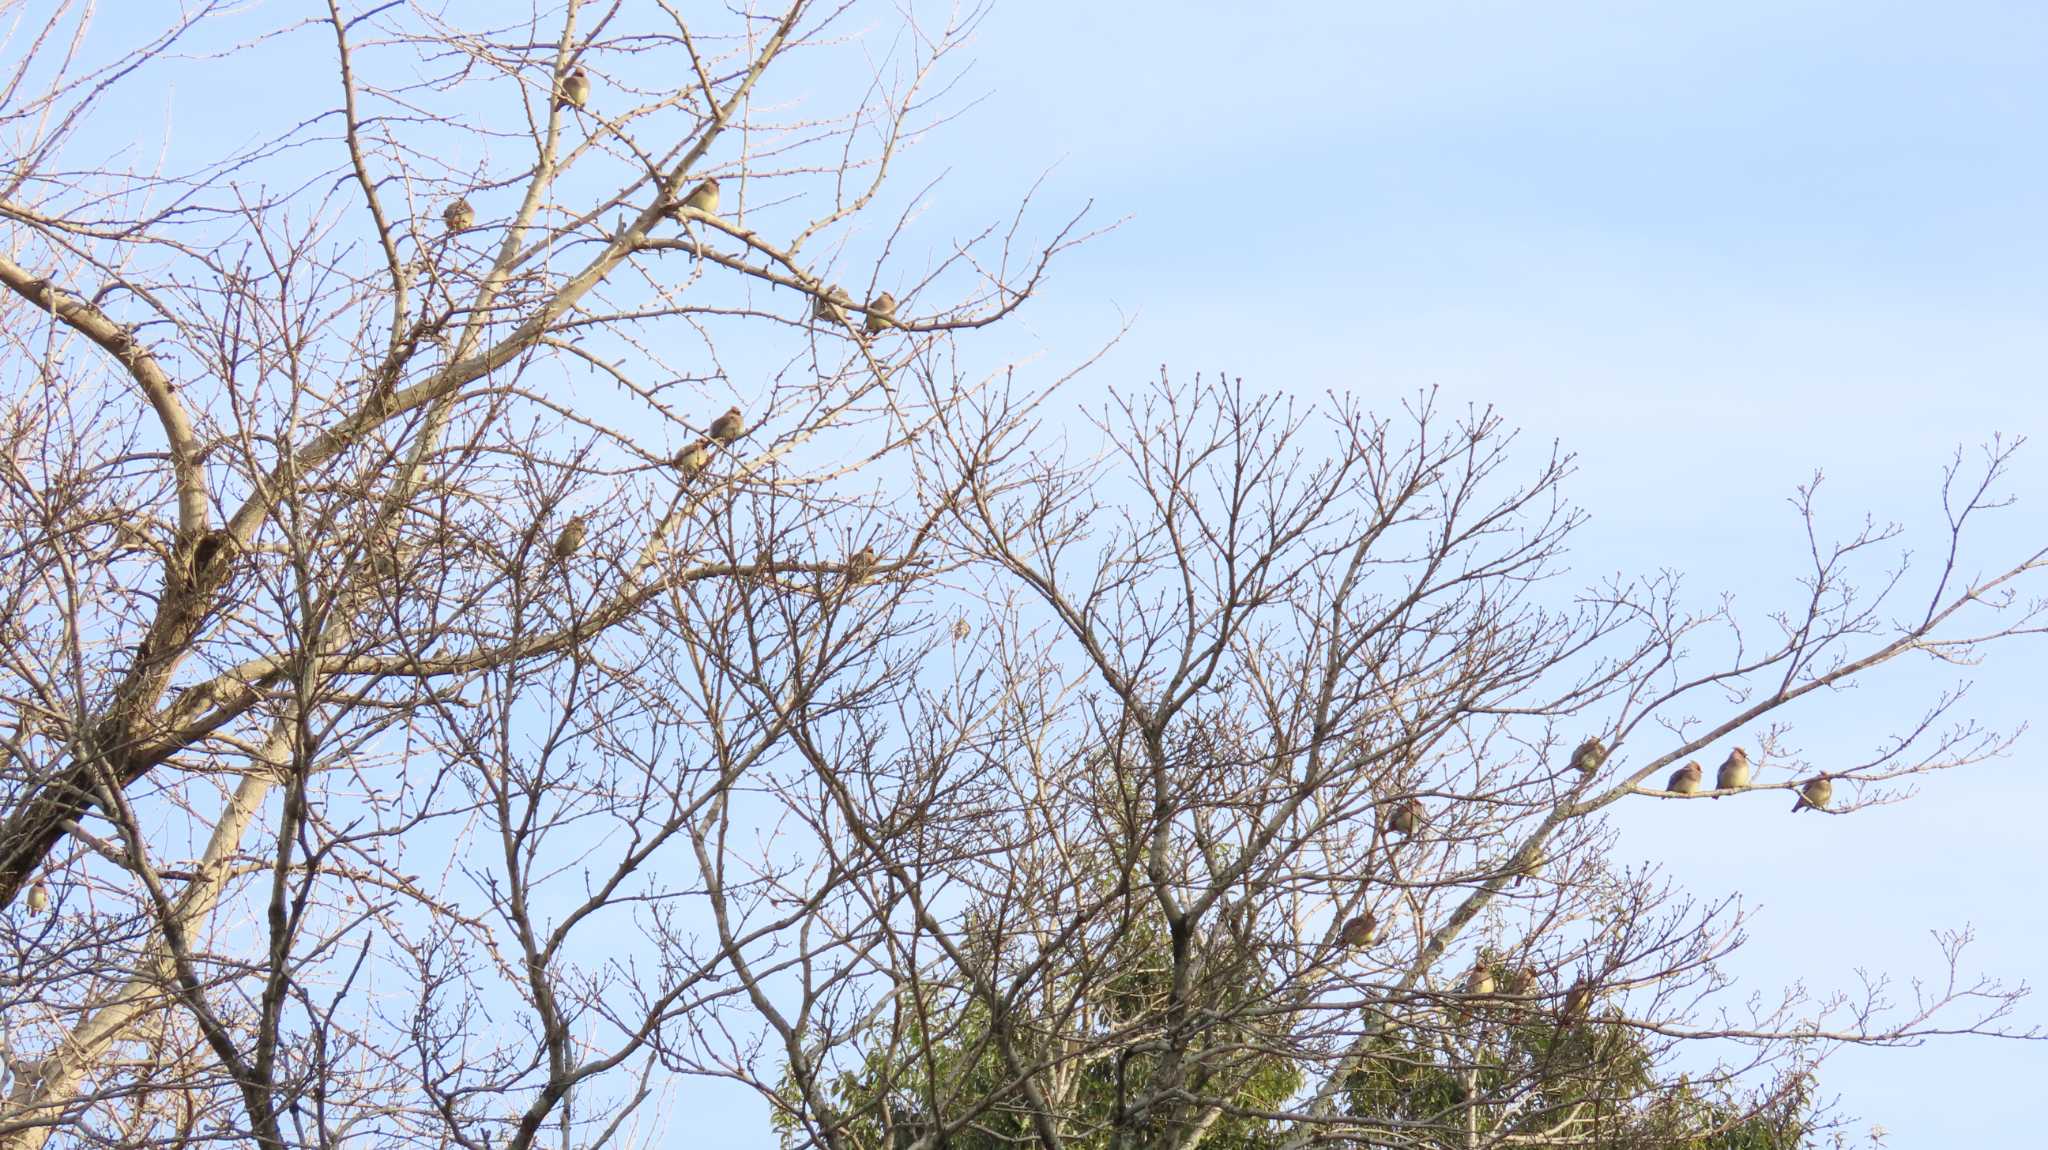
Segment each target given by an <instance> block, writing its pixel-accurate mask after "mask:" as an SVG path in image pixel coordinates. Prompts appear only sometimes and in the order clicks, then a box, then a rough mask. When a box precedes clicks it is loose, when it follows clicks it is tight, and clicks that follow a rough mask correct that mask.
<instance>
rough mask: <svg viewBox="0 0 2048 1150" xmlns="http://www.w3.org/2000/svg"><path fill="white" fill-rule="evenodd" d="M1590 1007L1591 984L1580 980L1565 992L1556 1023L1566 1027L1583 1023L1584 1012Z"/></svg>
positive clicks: (1591, 996)
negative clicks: (1558, 1022) (1562, 1005)
mask: <svg viewBox="0 0 2048 1150" xmlns="http://www.w3.org/2000/svg"><path fill="white" fill-rule="evenodd" d="M1592 1007H1593V984H1592V983H1590V982H1588V981H1586V980H1585V979H1583V978H1582V979H1580V980H1578V981H1577V982H1574V983H1572V988H1571V989H1570V990H1567V991H1565V994H1564V1009H1563V1010H1561V1011H1560V1012H1559V1017H1558V1021H1560V1022H1562V1023H1564V1024H1565V1025H1567V1026H1570V1025H1572V1024H1573V1023H1576V1022H1580V1021H1583V1020H1584V1019H1585V1017H1586V1012H1587V1011H1588V1010H1591V1009H1592Z"/></svg>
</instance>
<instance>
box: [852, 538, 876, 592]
mask: <svg viewBox="0 0 2048 1150" xmlns="http://www.w3.org/2000/svg"><path fill="white" fill-rule="evenodd" d="M874 573H875V549H874V548H872V547H863V548H861V549H860V550H858V551H856V552H854V553H853V554H852V555H851V556H849V557H848V558H847V560H846V585H847V586H848V587H858V586H860V585H861V584H862V583H864V582H866V581H867V578H868V576H870V575H873V574H874Z"/></svg>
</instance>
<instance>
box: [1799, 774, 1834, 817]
mask: <svg viewBox="0 0 2048 1150" xmlns="http://www.w3.org/2000/svg"><path fill="white" fill-rule="evenodd" d="M1834 797H1835V782H1834V780H1833V779H1830V778H1828V777H1827V776H1826V775H1822V776H1821V777H1819V778H1817V779H1808V780H1806V785H1805V786H1803V787H1800V788H1799V797H1798V798H1797V799H1794V800H1793V801H1792V813H1793V814H1795V815H1796V814H1798V813H1799V812H1800V811H1803V810H1806V809H1807V808H1808V807H1811V808H1813V809H1814V810H1817V811H1824V810H1827V809H1828V800H1830V799H1832V798H1834Z"/></svg>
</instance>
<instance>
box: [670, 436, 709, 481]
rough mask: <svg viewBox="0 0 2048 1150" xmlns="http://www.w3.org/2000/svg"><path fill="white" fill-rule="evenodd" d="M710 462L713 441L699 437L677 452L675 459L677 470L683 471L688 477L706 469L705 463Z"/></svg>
mask: <svg viewBox="0 0 2048 1150" xmlns="http://www.w3.org/2000/svg"><path fill="white" fill-rule="evenodd" d="M710 462H711V441H710V440H708V439H699V440H696V441H694V442H692V443H690V444H689V445H688V446H686V447H684V448H683V449H682V450H680V451H678V452H676V457H675V460H674V463H675V466H676V470H677V471H680V472H682V473H683V475H684V476H685V477H686V478H687V477H688V476H692V475H695V474H697V473H698V472H699V471H702V470H704V465H705V464H707V463H710Z"/></svg>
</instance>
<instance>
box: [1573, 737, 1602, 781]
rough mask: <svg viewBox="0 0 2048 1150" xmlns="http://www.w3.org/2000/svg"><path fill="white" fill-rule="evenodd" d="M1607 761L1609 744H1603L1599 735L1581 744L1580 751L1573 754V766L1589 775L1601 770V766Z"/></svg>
mask: <svg viewBox="0 0 2048 1150" xmlns="http://www.w3.org/2000/svg"><path fill="white" fill-rule="evenodd" d="M1606 761H1607V744H1606V743H1603V742H1601V741H1600V737H1599V736H1598V735H1595V736H1594V737H1592V738H1590V739H1587V740H1586V741H1585V742H1583V743H1580V744H1579V746H1578V749H1577V750H1574V751H1573V752H1572V766H1574V767H1577V768H1578V769H1580V770H1582V771H1584V772H1586V773H1587V774H1589V775H1590V774H1592V773H1593V772H1594V771H1597V770H1599V769H1600V764H1602V763H1605V762H1606Z"/></svg>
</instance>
